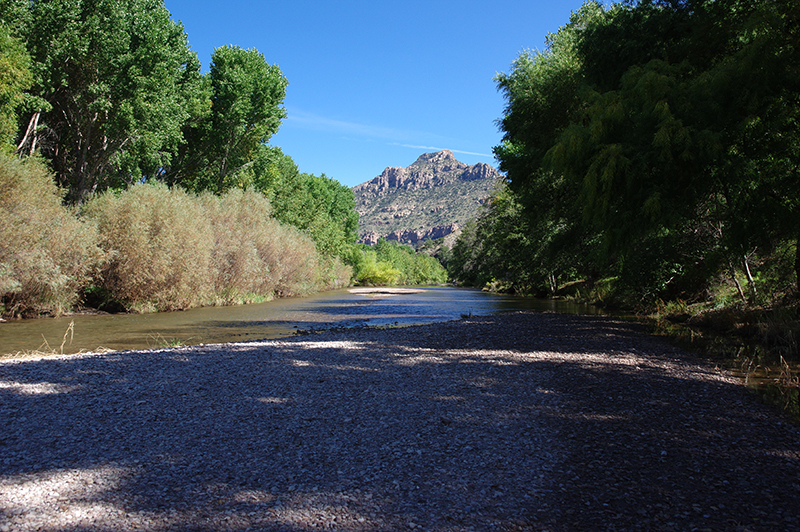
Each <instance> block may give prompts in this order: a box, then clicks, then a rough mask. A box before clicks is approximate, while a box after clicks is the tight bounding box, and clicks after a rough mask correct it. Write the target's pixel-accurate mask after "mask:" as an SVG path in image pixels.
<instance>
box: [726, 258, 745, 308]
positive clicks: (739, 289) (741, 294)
mask: <svg viewBox="0 0 800 532" xmlns="http://www.w3.org/2000/svg"><path fill="white" fill-rule="evenodd" d="M728 266H729V267H730V272H731V279H733V284H735V285H736V291H737V292H739V297H740V298H741V300H742V302H743V303H744V302H745V301H747V298H746V297H745V296H744V290H742V285H741V284H739V279H737V278H736V268H734V266H733V262H732V261H731V262H728Z"/></svg>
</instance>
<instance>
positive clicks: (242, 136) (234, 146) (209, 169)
mask: <svg viewBox="0 0 800 532" xmlns="http://www.w3.org/2000/svg"><path fill="white" fill-rule="evenodd" d="M287 85H288V82H287V80H286V78H285V77H284V76H283V74H282V73H281V70H280V68H278V66H277V65H270V64H268V63H267V62H266V60H265V58H264V56H263V55H262V54H261V53H260V52H259V51H258V50H256V49H250V50H244V49H242V48H239V47H237V46H221V47H219V48H217V49H216V50H214V54H213V55H212V57H211V68H210V71H209V73H208V74H207V75H206V76H205V77H204V80H203V85H202V87H200V89H199V90H198V92H197V94H196V104H195V106H194V108H193V109H194V110H195V113H194V115H193V118H192V120H190V121H189V122H188V123H187V125H186V128H185V137H186V139H187V145H186V146H185V148H184V149H183V150H182V152H181V157H180V159H179V160H178V161H176V163H175V164H174V165H173V167H172V168H171V169H170V170H169V171H168V172H167V180H168V181H169V182H171V183H178V184H181V185H183V186H185V187H187V188H190V189H193V190H196V191H201V190H211V191H213V192H216V193H218V194H221V193H222V192H224V191H225V190H227V189H229V188H232V187H240V188H245V187H247V186H256V188H261V187H259V185H258V181H259V180H263V179H264V176H263V174H262V172H263V167H264V166H265V165H267V164H268V161H269V159H270V153H269V151H265V148H264V144H265V143H266V142H268V141H269V139H270V138H271V137H272V135H274V134H275V133H276V132H277V131H278V128H279V127H280V123H281V120H282V119H283V118H285V117H286V111H285V110H284V109H283V107H282V104H283V99H284V98H285V96H286V86H287ZM204 98H205V99H206V100H205V101H206V103H205V104H202V102H203V99H204ZM260 159H261V161H260ZM259 167H261V168H262V172H259Z"/></svg>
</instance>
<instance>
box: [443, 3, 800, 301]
mask: <svg viewBox="0 0 800 532" xmlns="http://www.w3.org/2000/svg"><path fill="white" fill-rule="evenodd" d="M798 43H800V3H798V2H796V1H795V0H748V1H742V0H714V1H711V0H669V1H668V0H647V1H645V0H643V1H639V2H632V1H629V2H623V3H619V4H613V5H610V6H603V5H601V4H600V3H599V2H587V3H586V4H585V5H584V6H583V7H582V8H581V9H580V10H578V11H577V12H576V13H574V14H573V15H572V17H571V19H570V21H569V23H568V24H567V25H566V26H564V27H562V28H561V29H560V30H559V31H558V32H557V33H555V34H550V35H548V38H547V47H546V49H545V50H544V51H525V52H523V53H521V54H520V55H519V57H518V58H517V59H516V60H515V61H514V63H513V64H512V66H511V70H510V72H508V73H503V74H499V75H498V76H497V78H496V81H497V84H498V87H499V90H500V91H501V92H502V93H503V95H504V96H505V99H506V107H505V112H504V116H503V117H502V119H501V120H500V121H499V125H500V128H501V130H502V132H503V140H502V144H501V145H499V146H497V147H496V148H495V155H496V157H497V159H498V160H499V162H500V168H501V170H502V171H504V172H505V173H506V176H507V179H506V184H505V186H503V187H501V189H499V190H498V191H497V192H496V193H495V195H494V197H493V198H492V199H491V201H490V202H489V203H488V206H487V208H486V209H485V210H484V211H483V213H482V215H481V217H480V218H479V219H478V220H477V222H476V223H475V224H474V225H472V226H470V227H468V228H467V229H466V230H465V231H464V233H463V235H462V236H461V238H460V240H459V241H458V242H457V243H456V244H455V246H454V248H453V250H452V257H451V259H450V262H449V263H448V268H449V270H450V273H451V275H452V276H454V277H456V278H459V279H462V280H466V281H469V282H472V283H477V284H482V283H485V282H491V281H495V282H503V283H506V285H507V286H510V287H513V288H515V289H517V290H520V291H524V292H539V293H553V292H555V291H556V290H557V289H558V286H559V285H563V284H564V283H566V282H569V281H574V280H577V279H582V280H585V281H586V282H587V284H588V285H592V284H594V283H597V282H598V281H600V280H606V281H609V282H610V283H611V284H612V285H613V287H614V291H615V292H616V293H617V294H618V295H624V296H625V297H626V298H627V299H628V300H629V301H631V300H632V301H636V302H640V303H644V304H647V303H652V302H653V301H657V300H659V299H677V298H681V299H685V300H699V299H702V298H705V297H708V296H709V292H710V291H711V290H712V289H713V287H714V286H718V285H720V284H721V283H722V284H727V285H728V286H730V287H731V290H735V293H736V294H737V295H736V297H738V298H739V299H741V300H746V301H749V302H759V301H764V300H765V299H766V298H770V297H780V296H781V295H786V294H791V293H792V291H793V290H795V291H796V290H798V289H800V287H799V286H798V283H800V246H798V239H800V179H799V178H798V170H800V128H799V126H798V124H800V46H799V45H798Z"/></svg>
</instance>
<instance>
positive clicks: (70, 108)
mask: <svg viewBox="0 0 800 532" xmlns="http://www.w3.org/2000/svg"><path fill="white" fill-rule="evenodd" d="M27 15H28V17H29V20H30V22H29V26H28V28H27V32H26V36H25V37H26V42H27V45H28V50H29V52H30V54H31V57H32V60H33V62H32V71H33V73H34V84H33V87H32V89H31V92H32V94H34V95H35V96H38V97H39V98H41V99H42V100H43V101H44V102H46V106H42V107H41V108H39V109H36V110H34V111H33V112H31V113H30V114H29V115H28V116H27V117H26V118H27V124H26V125H27V127H25V128H24V133H23V138H22V141H21V143H20V144H19V151H20V152H21V153H24V154H29V153H32V152H35V151H37V150H38V151H40V152H41V153H42V154H43V155H44V156H45V157H47V158H48V159H49V160H50V163H51V165H52V168H53V170H54V172H55V175H56V181H57V183H58V184H59V186H61V187H63V188H65V189H67V190H68V199H69V200H70V201H72V202H75V203H79V202H82V201H84V200H85V199H86V198H87V197H88V196H89V195H90V194H92V193H93V192H95V191H98V190H101V189H104V188H106V187H109V186H119V185H121V184H125V183H133V182H136V181H138V180H141V179H142V178H147V177H149V176H156V175H158V173H159V172H160V171H161V169H162V168H163V167H165V166H167V165H168V164H169V163H170V161H171V158H172V154H173V153H174V152H175V151H176V150H177V148H178V145H179V144H180V142H181V141H182V133H181V127H182V125H183V123H184V121H185V120H186V119H187V105H186V97H187V95H190V94H191V93H192V92H193V87H194V86H195V85H196V84H197V83H198V82H199V66H200V65H199V62H198V61H197V57H196V55H195V54H194V53H193V52H192V51H191V50H190V49H189V47H188V43H187V38H186V34H185V33H184V31H183V27H182V26H181V25H180V24H178V23H176V22H174V21H172V20H171V19H170V14H169V12H168V11H167V10H166V8H165V7H164V5H163V2H162V1H160V0H82V1H78V2H75V1H67V0H50V1H32V2H30V3H29V12H28V14H27Z"/></svg>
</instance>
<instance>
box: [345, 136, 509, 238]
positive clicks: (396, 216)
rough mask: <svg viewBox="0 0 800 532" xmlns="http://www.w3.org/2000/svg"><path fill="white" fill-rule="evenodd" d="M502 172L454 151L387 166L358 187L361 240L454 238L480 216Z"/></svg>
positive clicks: (431, 154)
mask: <svg viewBox="0 0 800 532" xmlns="http://www.w3.org/2000/svg"><path fill="white" fill-rule="evenodd" d="M501 177H502V176H501V174H500V173H499V172H498V171H497V170H496V169H495V168H493V167H492V166H490V165H488V164H486V163H477V164H473V165H468V164H465V163H462V162H460V161H458V160H457V159H456V158H455V155H453V152H452V151H450V150H442V151H438V152H431V153H424V154H422V155H420V156H419V157H418V158H417V160H416V161H415V162H414V163H412V164H411V165H409V166H407V167H405V168H403V167H398V166H389V167H387V168H386V169H385V170H384V171H383V172H382V173H381V175H379V176H377V177H375V178H373V179H371V180H370V181H367V182H365V183H362V184H360V185H356V186H355V187H353V188H352V190H353V193H354V195H355V200H356V211H358V213H359V242H362V243H366V244H374V243H376V242H377V241H378V239H379V238H381V237H383V238H386V239H387V240H396V241H398V242H402V243H405V244H412V245H416V244H418V243H419V242H421V241H423V240H428V239H437V238H448V237H451V236H452V238H454V237H455V235H457V234H458V233H459V232H460V231H461V228H462V227H463V225H464V224H465V223H467V222H468V221H470V220H472V219H474V218H475V217H476V216H477V215H478V209H479V207H480V205H481V204H483V202H484V201H485V200H486V198H487V197H489V195H490V194H491V192H492V190H493V189H494V187H495V184H496V182H497V180H498V179H500V178H501Z"/></svg>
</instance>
